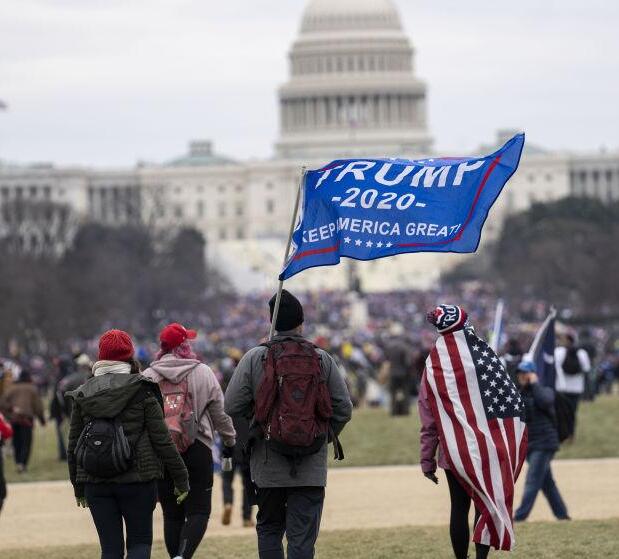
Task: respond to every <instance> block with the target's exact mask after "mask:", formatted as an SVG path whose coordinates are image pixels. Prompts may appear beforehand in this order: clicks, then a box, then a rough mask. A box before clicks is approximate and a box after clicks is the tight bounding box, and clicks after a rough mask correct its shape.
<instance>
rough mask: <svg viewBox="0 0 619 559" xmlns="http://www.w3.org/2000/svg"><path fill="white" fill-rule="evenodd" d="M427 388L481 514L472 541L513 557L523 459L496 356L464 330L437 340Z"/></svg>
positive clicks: (519, 429) (451, 459)
mask: <svg viewBox="0 0 619 559" xmlns="http://www.w3.org/2000/svg"><path fill="white" fill-rule="evenodd" d="M488 379H490V380H488ZM426 382H427V384H428V386H427V388H428V400H429V403H430V407H431V409H432V412H433V415H434V417H435V421H436V423H437V427H438V430H439V435H440V437H441V441H442V443H443V444H442V449H443V451H444V452H445V457H446V459H447V461H448V463H449V465H450V470H451V472H452V473H453V474H454V475H455V476H456V477H457V478H458V480H459V481H460V483H461V484H462V485H463V487H464V488H465V489H466V490H467V492H469V494H470V495H471V497H472V499H473V502H474V503H475V507H476V509H477V510H478V512H479V513H480V517H479V520H478V521H477V524H476V526H475V530H474V535H473V540H474V541H475V542H477V543H482V544H486V545H491V546H492V547H495V548H497V549H502V550H511V549H512V548H513V545H514V530H513V523H512V512H513V500H514V483H515V481H516V479H517V477H518V474H519V472H520V469H521V468H522V463H523V461H524V457H525V454H526V425H525V424H524V421H523V417H522V413H523V406H522V402H521V401H520V397H519V394H518V392H517V391H516V390H515V387H514V386H513V383H512V382H511V380H509V377H508V376H507V373H506V372H505V370H504V369H503V367H502V366H501V364H500V363H499V362H498V358H496V355H495V354H494V352H492V351H491V350H490V348H489V347H488V346H487V344H485V342H483V341H482V340H480V339H479V338H477V337H476V336H475V335H474V334H472V333H471V332H467V331H465V330H460V331H456V332H454V333H449V334H445V335H444V336H441V337H440V338H439V339H438V340H437V342H436V345H435V347H434V348H433V350H432V352H431V353H430V356H429V358H428V360H427V362H426ZM482 388H486V390H484V391H483V392H484V394H483V395H482ZM512 402H513V403H512Z"/></svg>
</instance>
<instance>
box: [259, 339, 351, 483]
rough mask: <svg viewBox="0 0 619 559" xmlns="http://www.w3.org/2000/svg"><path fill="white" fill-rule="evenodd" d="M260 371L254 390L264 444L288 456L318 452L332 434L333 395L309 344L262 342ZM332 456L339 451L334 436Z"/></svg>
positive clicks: (295, 457)
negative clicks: (263, 355)
mask: <svg viewBox="0 0 619 559" xmlns="http://www.w3.org/2000/svg"><path fill="white" fill-rule="evenodd" d="M264 345H265V346H266V347H267V353H266V357H265V358H264V375H263V376H262V380H261V382H260V386H259V387H258V392H257V394H256V408H255V414H256V422H257V423H258V424H259V425H260V427H261V428H262V432H263V434H264V439H265V440H266V441H267V445H268V446H269V447H271V448H272V449H273V450H275V451H276V452H277V453H278V454H282V455H284V456H286V457H288V458H290V459H291V460H292V464H293V465H292V468H291V474H292V475H293V476H294V475H295V474H296V467H295V466H296V464H297V463H298V461H299V460H300V458H301V457H303V456H307V455H309V454H314V453H316V452H318V451H319V450H320V449H321V448H322V446H323V445H324V444H325V443H326V442H328V441H329V435H333V432H332V430H331V428H330V419H331V417H332V415H333V409H332V407H331V395H330V394H329V389H328V388H327V383H326V380H325V379H324V378H323V374H322V367H321V360H320V355H319V354H318V352H317V351H316V348H315V347H314V345H313V344H311V343H309V342H307V341H304V340H299V339H295V338H286V339H284V340H281V341H279V340H278V341H277V342H269V343H267V344H264ZM333 439H334V443H336V444H335V448H336V458H338V459H340V460H341V459H342V458H343V453H342V452H341V446H340V444H339V441H337V438H336V437H333Z"/></svg>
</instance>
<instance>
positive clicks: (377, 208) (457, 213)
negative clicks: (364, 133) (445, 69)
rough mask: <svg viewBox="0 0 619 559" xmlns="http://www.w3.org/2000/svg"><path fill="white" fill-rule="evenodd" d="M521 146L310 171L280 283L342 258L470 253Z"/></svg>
mask: <svg viewBox="0 0 619 559" xmlns="http://www.w3.org/2000/svg"><path fill="white" fill-rule="evenodd" d="M523 146H524V134H518V135H517V136H514V137H513V138H512V139H511V140H509V141H508V142H507V143H506V144H505V145H504V146H503V147H502V148H501V149H499V150H498V151H496V152H495V153H493V154H492V155H488V156H486V157H472V158H471V157H461V158H434V159H420V160H415V161H408V160H403V159H343V160H337V161H333V162H332V163H330V164H329V165H327V166H326V167H323V168H322V169H317V170H313V171H308V172H307V173H306V174H305V179H304V183H303V185H302V192H301V194H302V200H301V204H300V212H299V214H298V216H297V221H296V225H295V228H294V233H293V236H292V244H291V252H290V255H289V257H288V259H287V261H286V264H285V265H284V268H283V270H282V272H281V274H280V276H279V279H280V280H285V279H288V278H290V277H292V276H294V275H295V274H298V273H299V272H301V271H303V270H305V269H307V268H313V267H315V266H331V265H334V264H338V263H339V261H340V258H341V257H342V256H346V257H348V258H355V259H357V260H375V259H377V258H384V257H386V256H394V255H396V254H402V253H407V252H475V251H476V250H477V246H478V245H479V239H480V237H481V230H482V227H483V225H484V222H485V221H486V218H487V217H488V211H489V210H490V208H491V207H492V204H493V203H494V201H495V200H496V199H497V197H498V196H499V194H500V193H501V190H502V189H503V186H504V185H505V183H506V182H507V181H508V179H509V178H510V177H511V176H512V174H513V173H514V172H515V171H516V169H517V168H518V163H519V161H520V155H521V153H522V148H523Z"/></svg>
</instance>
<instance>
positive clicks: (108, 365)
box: [92, 361, 131, 377]
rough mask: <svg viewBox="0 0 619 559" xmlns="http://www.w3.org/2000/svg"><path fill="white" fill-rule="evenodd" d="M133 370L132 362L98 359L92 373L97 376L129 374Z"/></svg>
mask: <svg viewBox="0 0 619 559" xmlns="http://www.w3.org/2000/svg"><path fill="white" fill-rule="evenodd" d="M130 372H131V363H126V362H125V361H97V362H96V363H95V364H94V365H93V366H92V374H93V376H95V377H100V376H101V375H106V374H108V373H111V374H114V375H128V374H129V373H130Z"/></svg>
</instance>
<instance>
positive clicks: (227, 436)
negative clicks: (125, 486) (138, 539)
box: [144, 323, 236, 559]
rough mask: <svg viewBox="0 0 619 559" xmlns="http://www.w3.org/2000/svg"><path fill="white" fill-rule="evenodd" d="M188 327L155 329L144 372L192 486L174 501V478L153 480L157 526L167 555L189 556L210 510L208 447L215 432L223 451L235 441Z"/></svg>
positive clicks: (210, 457) (211, 376)
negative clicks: (152, 353)
mask: <svg viewBox="0 0 619 559" xmlns="http://www.w3.org/2000/svg"><path fill="white" fill-rule="evenodd" d="M195 337H196V332H195V331H194V330H187V329H186V328H185V327H184V326H182V325H181V324H178V323H174V324H169V325H168V326H166V327H165V328H164V329H163V330H162V331H161V333H160V335H159V340H160V342H161V349H160V351H159V354H158V355H157V358H156V360H155V361H153V362H152V363H151V364H150V367H149V368H148V369H147V370H146V371H144V376H145V377H147V378H149V379H150V380H152V381H154V382H157V383H159V387H160V388H161V392H162V393H163V399H164V410H165V417H166V422H167V425H168V428H169V429H170V432H171V433H172V438H173V439H174V442H175V444H176V446H177V448H178V450H179V452H180V453H181V456H182V459H183V462H184V463H185V466H186V467H187V470H188V472H189V484H190V486H191V488H192V491H191V493H190V494H189V497H188V498H187V500H186V501H185V502H183V503H178V502H177V500H176V497H175V494H174V487H175V483H174V479H173V477H172V476H171V475H168V474H167V475H166V476H165V478H164V479H163V480H161V481H160V482H159V501H160V503H161V507H162V509H163V532H164V538H165V544H166V549H167V551H168V554H169V555H170V557H174V558H177V559H190V558H191V557H193V555H194V553H195V551H196V549H197V548H198V546H199V545H200V542H201V541H202V538H203V537H204V533H205V532H206V528H207V525H208V521H209V517H210V514H211V497H212V488H213V455H212V448H213V444H214V440H215V432H218V433H219V435H220V436H221V438H222V440H223V443H224V449H223V455H224V456H225V457H231V456H232V453H233V449H234V445H235V443H236V439H235V437H236V433H235V430H234V426H233V424H232V420H231V419H230V417H228V416H227V415H226V414H225V412H224V396H223V393H222V391H221V387H220V385H219V382H218V380H217V377H216V376H215V374H214V373H213V371H212V370H211V369H210V368H209V367H207V366H206V365H205V364H204V363H201V362H200V361H199V360H198V358H197V357H196V354H195V353H194V351H193V349H192V347H191V345H190V343H189V342H190V340H193V339H194V338H195Z"/></svg>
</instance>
